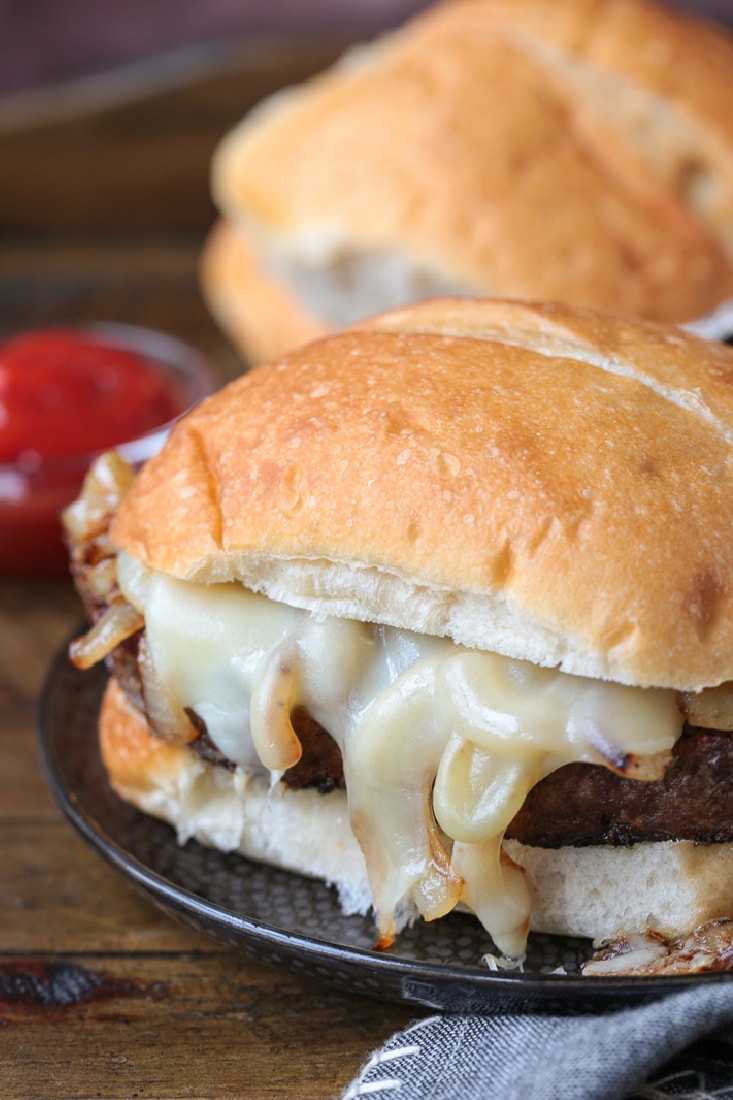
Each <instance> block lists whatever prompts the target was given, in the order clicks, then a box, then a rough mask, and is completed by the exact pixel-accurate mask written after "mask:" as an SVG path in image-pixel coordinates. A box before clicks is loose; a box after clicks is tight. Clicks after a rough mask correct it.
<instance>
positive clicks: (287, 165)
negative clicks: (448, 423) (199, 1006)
mask: <svg viewBox="0 0 733 1100" xmlns="http://www.w3.org/2000/svg"><path fill="white" fill-rule="evenodd" d="M731 119H733V42H732V41H731V39H730V37H729V36H728V35H726V33H725V32H723V31H722V30H721V31H718V32H715V31H713V30H712V29H710V28H709V27H708V26H707V25H706V24H704V23H701V22H700V21H696V20H694V19H691V18H690V17H687V16H684V15H681V14H676V13H670V12H668V11H666V10H664V9H663V8H660V7H658V6H656V5H654V4H651V3H647V2H646V0H604V2H601V0H576V2H574V3H572V4H567V3H559V4H558V3H548V2H547V0H518V2H516V3H515V2H513V0H512V2H510V0H459V2H456V0H453V2H451V3H447V4H439V5H437V6H436V7H435V8H434V9H431V10H430V11H428V12H427V13H425V14H423V15H422V16H420V17H418V18H417V19H415V20H414V21H413V22H412V23H411V24H409V25H408V26H407V27H406V28H405V29H404V30H403V31H402V32H399V33H398V34H396V35H393V36H390V37H389V38H386V39H384V40H382V42H381V43H378V44H376V45H375V46H373V47H371V48H370V49H368V50H365V51H363V52H362V54H361V55H360V57H359V58H358V59H357V60H355V61H352V62H351V63H342V64H341V65H339V66H337V67H335V68H333V69H331V70H329V71H328V72H327V73H325V74H323V75H322V76H320V77H319V78H317V79H316V80H314V81H312V82H311V83H310V84H308V85H306V86H305V87H303V88H301V89H298V90H295V91H292V92H288V93H285V94H281V95H280V96H279V97H278V98H276V99H275V100H273V101H272V102H271V103H270V104H269V105H266V106H265V107H264V108H262V109H260V110H259V111H257V112H255V113H254V114H253V115H252V116H250V118H249V119H247V120H245V121H244V123H243V124H241V126H240V127H238V128H237V129H235V130H234V131H232V133H231V134H230V135H228V137H227V138H225V140H224V142H223V143H222V145H221V147H220V149H219V151H218V153H217V155H216V157H215V160H214V165H213V185H214V193H215V196H216V198H217V201H218V203H219V206H220V209H221V210H222V211H224V212H225V214H226V216H227V217H228V218H229V219H230V220H232V221H234V222H236V223H238V224H240V225H241V226H244V227H247V226H249V227H252V228H254V227H256V228H257V229H258V231H259V232H261V233H262V234H263V236H264V237H265V239H269V240H270V241H271V242H275V243H277V245H278V247H281V248H282V249H283V250H284V252H285V254H287V252H288V250H295V251H298V250H304V251H305V252H311V253H313V254H318V255H319V256H320V257H321V261H320V262H323V263H324V264H327V263H329V262H334V263H336V262H337V261H338V258H339V255H340V254H342V253H343V252H350V253H356V254H362V255H365V256H370V255H371V256H378V255H382V254H390V255H391V254H400V255H404V256H408V257H411V258H412V259H413V260H415V261H416V262H419V263H420V264H422V265H424V267H425V268H426V270H428V271H431V272H433V273H435V274H436V275H441V276H443V277H445V278H449V279H452V280H454V281H455V282H457V283H460V284H461V285H465V286H467V287H469V288H471V289H472V290H473V292H475V293H482V294H483V293H486V294H499V295H501V296H518V297H528V298H537V299H541V298H547V299H552V300H565V301H571V302H574V303H577V304H580V305H586V306H591V307H595V308H606V309H615V310H619V311H622V312H629V313H634V314H637V315H640V316H648V317H651V318H656V319H659V320H677V321H682V320H689V319H692V318H695V317H700V316H703V315H704V314H706V313H708V312H709V311H710V310H711V309H712V308H713V306H714V305H715V304H716V303H718V302H720V301H721V300H723V299H724V298H726V297H727V296H729V295H730V294H731V293H733V273H732V269H731V262H732V261H731V257H733V124H732V123H731ZM726 247H727V248H729V250H730V253H729V255H728V256H726V254H725V249H726Z"/></svg>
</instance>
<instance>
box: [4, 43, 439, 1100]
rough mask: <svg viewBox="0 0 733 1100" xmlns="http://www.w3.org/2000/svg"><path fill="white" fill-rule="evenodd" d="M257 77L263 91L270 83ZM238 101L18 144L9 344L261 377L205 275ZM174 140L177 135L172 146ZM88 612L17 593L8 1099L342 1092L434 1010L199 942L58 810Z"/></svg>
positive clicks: (141, 115)
mask: <svg viewBox="0 0 733 1100" xmlns="http://www.w3.org/2000/svg"><path fill="white" fill-rule="evenodd" d="M304 63H305V62H304V58H303V57H302V56H299V57H296V58H294V59H293V62H292V66H291V67H288V66H287V65H283V66H281V68H280V69H279V70H277V71H276V70H275V69H274V68H273V69H272V70H271V71H269V73H268V78H267V80H268V81H269V82H270V83H271V84H272V83H277V82H278V81H283V82H286V81H287V80H288V79H290V78H291V77H295V76H297V75H298V73H300V72H301V71H302V68H303V65H304ZM240 75H241V81H242V84H243V86H246V87H251V82H252V80H253V79H254V77H253V72H252V70H251V69H249V68H247V69H246V71H245V72H243V73H241V74H240ZM197 88H198V90H197ZM237 89H238V82H237V80H236V79H234V73H233V72H229V73H228V75H226V79H224V80H223V81H222V83H221V84H220V86H219V91H218V92H217V93H216V95H214V94H213V92H212V85H211V83H210V82H209V80H208V78H207V80H204V81H203V82H202V83H201V84H200V86H197V85H196V83H195V82H194V83H192V84H189V85H186V86H185V87H181V88H180V90H179V93H175V94H174V93H173V92H171V93H170V94H168V95H166V96H165V97H162V98H161V99H160V100H159V101H158V103H157V106H155V108H154V109H153V110H152V113H151V108H150V101H149V100H139V101H138V102H137V105H135V103H133V102H132V101H130V102H128V103H127V104H126V105H125V106H124V109H123V110H122V109H121V113H120V114H115V113H114V112H112V113H111V114H110V113H109V112H108V111H107V110H106V108H105V110H104V111H103V112H100V113H99V114H97V115H95V114H94V112H92V113H91V114H87V115H85V116H84V117H79V118H78V119H77V120H76V121H75V122H70V123H69V129H65V128H64V127H61V126H59V127H58V128H57V126H56V123H53V124H52V123H50V122H49V123H48V124H47V125H40V124H39V125H34V126H28V127H26V128H25V129H24V130H22V131H21V130H20V129H18V130H16V131H15V132H14V133H13V135H12V136H8V135H7V134H4V135H3V134H0V158H2V163H3V166H4V169H5V168H8V171H7V172H6V171H4V172H3V173H2V174H0V177H2V178H0V211H2V213H0V232H2V247H1V248H0V337H1V336H3V335H6V334H8V333H10V332H13V331H17V330H20V329H23V328H28V327H35V326H40V325H48V324H66V323H70V324H73V323H76V322H80V321H86V320H112V321H122V322H127V323H132V324H141V325H147V326H150V327H152V328H157V329H162V330H164V331H167V332H170V333H171V334H172V335H174V336H177V337H179V338H182V339H184V340H187V341H189V342H190V343H192V344H193V345H194V346H196V347H197V348H199V350H201V351H202V352H204V353H205V354H207V355H208V356H209V357H210V358H211V359H212V361H213V363H214V365H215V367H216V369H217V370H218V372H219V375H220V377H221V380H222V381H224V380H226V379H228V378H231V377H234V376H235V375H236V374H238V373H240V372H241V371H242V369H244V364H243V363H242V362H241V361H240V360H239V359H238V357H237V356H236V354H235V353H234V352H233V350H232V349H231V348H230V347H229V345H228V344H227V342H226V340H225V339H224V338H223V337H222V335H221V333H220V332H219V331H218V330H217V328H216V326H215V325H214V324H213V322H212V321H211V319H210V318H209V316H208V314H207V312H206V310H205V307H204V305H203V303H202V301H201V297H200V294H199V290H198V281H197V265H198V256H199V250H200V244H201V241H202V240H203V236H204V234H205V232H206V229H207V228H208V208H207V206H206V201H204V200H205V196H206V188H207V169H208V166H207V163H206V159H207V155H208V149H209V147H210V144H211V142H212V141H213V140H214V136H215V133H216V131H217V129H218V128H219V127H220V126H221V124H222V121H223V119H224V117H225V116H226V115H227V114H228V115H229V116H230V117H232V118H234V117H236V116H237V115H238V113H239V112H240V111H241V110H242V109H243V103H242V95H241V94H240V93H239V91H238V90H237ZM212 97H213V98H212ZM217 97H219V98H217ZM103 115H104V117H102V116H103ZM163 129H165V130H167V131H168V132H169V134H170V142H166V143H161V144H160V146H159V147H157V146H156V142H157V141H158V137H159V135H160V132H161V130H163ZM195 130H198V137H197V136H196V134H195V133H194V134H193V136H192V137H191V134H192V132H193V131H195ZM204 134H205V135H206V136H205V138H204V137H202V135H204ZM64 135H66V137H64ZM156 135H157V136H156ZM72 137H73V140H72ZM66 138H68V139H69V147H68V148H69V150H70V154H69V155H70V156H71V160H70V161H68V162H64V158H63V157H60V152H59V151H60V150H61V148H62V146H63V144H64V141H65V140H66ZM49 141H50V142H51V145H50V147H49ZM118 142H122V144H123V145H124V147H125V155H124V156H122V155H121V154H120V153H119V145H118V144H117V143H118ZM49 148H50V149H51V152H52V155H51V156H50V159H47V154H48V153H49ZM115 148H117V150H118V152H117V153H115V152H114V150H115ZM146 150H147V152H146ZM148 154H149V155H148ZM59 158H60V159H59ZM141 166H142V167H141ZM123 170H124V172H125V173H126V174H128V178H132V177H134V179H133V183H132V184H131V190H129V191H127V192H125V189H124V188H121V189H120V190H119V194H116V193H115V191H114V189H113V188H112V187H111V186H110V180H111V179H112V177H113V176H114V175H115V174H116V173H119V172H122V171H123ZM128 170H129V172H128ZM55 173H60V177H59V178H55ZM64 173H66V176H65V178H64ZM179 175H180V192H179V195H178V197H177V198H176V199H175V200H171V201H170V202H168V201H166V199H165V197H166V195H167V194H168V193H169V192H170V189H171V187H172V186H173V183H174V182H175V181H177V180H178V179H179ZM75 176H76V178H77V180H78V186H75V185H74V177H75ZM57 184H58V186H57ZM196 195H198V196H199V197H198V198H196ZM202 196H204V198H202ZM125 203H127V208H125ZM80 617H81V608H80V603H79V601H78V599H77V597H76V595H75V593H74V591H73V589H72V586H71V583H70V581H69V580H68V579H66V578H60V579H58V580H54V581H51V580H38V581H22V582H21V581H19V580H17V579H14V578H0V742H1V743H2V748H3V756H2V759H3V762H2V766H0V1097H2V1098H3V1100H20V1098H23V1100H27V1098H38V1100H64V1098H71V1097H74V1098H86V1097H99V1096H103V1097H105V1098H109V1100H113V1098H117V1097H141V1098H143V1097H144V1098H145V1100H151V1098H152V1100H154V1098H156V1097H158V1098H167V1097H188V1098H200V1100H218V1098H221V1097H244V1096H246V1097H273V1098H275V1097H282V1098H287V1100H299V1098H301V1097H302V1098H309V1100H310V1098H313V1100H321V1098H323V1100H326V1098H331V1097H334V1096H336V1095H338V1093H339V1092H340V1090H341V1089H342V1088H343V1087H344V1086H345V1085H346V1084H347V1083H348V1081H349V1080H350V1079H351V1077H352V1076H353V1074H354V1073H355V1072H356V1071H357V1069H358V1067H359V1066H360V1064H361V1063H362V1062H363V1061H364V1060H365V1059H366V1057H367V1056H368V1055H369V1053H370V1052H371V1051H372V1050H373V1048H374V1047H375V1046H377V1045H378V1044H379V1043H380V1042H382V1041H383V1040H384V1039H385V1038H386V1037H387V1036H388V1035H390V1034H391V1033H392V1032H393V1031H395V1030H396V1029H398V1028H400V1027H403V1026H405V1025H406V1024H407V1023H408V1022H409V1021H410V1020H412V1019H413V1018H415V1017H416V1016H418V1015H419V1014H420V1013H419V1012H416V1011H415V1010H413V1009H410V1008H408V1007H405V1006H400V1005H385V1004H380V1003H378V1002H376V1001H370V1000H367V999H365V998H362V997H355V996H354V997H351V996H348V995H347V994H343V993H337V992H335V991H333V990H331V989H329V988H325V987H322V986H321V985H319V984H317V983H314V982H309V981H307V980H306V979H304V978H301V977H299V976H295V975H294V974H291V973H290V972H287V971H284V970H276V969H273V968H271V967H265V966H261V965H258V964H257V963H256V962H253V961H251V960H249V959H247V958H246V957H245V956H243V955H239V954H237V953H234V952H232V951H230V950H229V949H225V948H223V947H221V946H219V945H217V944H216V943H214V942H213V941H210V940H209V939H207V938H205V937H204V936H202V935H200V934H197V933H194V932H192V931H189V930H188V929H186V928H184V927H183V926H182V925H179V924H177V923H176V922H174V921H172V920H171V919H170V918H169V917H168V916H166V915H164V914H163V913H162V912H160V911H159V910H158V909H157V908H155V907H154V906H153V905H152V904H151V903H150V902H149V901H148V900H147V899H145V898H143V897H142V896H141V895H139V894H138V893H137V892H136V891H134V890H133V889H132V888H131V887H130V886H129V885H128V883H127V882H126V881H125V880H124V879H123V878H122V877H121V876H120V875H119V874H118V873H117V872H115V871H113V870H112V869H110V868H109V867H108V866H107V865H106V864H105V863H104V862H102V861H101V860H100V858H99V856H98V855H97V854H96V853H94V852H92V851H91V849H89V848H88V847H87V845H86V844H85V843H84V842H83V841H82V840H81V839H80V838H79V837H78V836H77V835H76V833H75V832H74V831H73V829H72V827H71V826H70V825H69V824H68V823H67V822H66V820H65V819H64V818H63V817H62V815H61V813H60V811H59V810H58V809H57V808H56V806H55V804H54V802H53V799H52V798H51V795H50V794H49V792H48V789H47V787H46V784H45V780H44V777H43V775H42V773H41V769H40V764H39V758H38V753H37V749H36V728H35V727H36V709H37V704H38V696H39V692H40V691H41V688H42V685H43V681H44V678H45V675H46V670H47V668H48V665H49V662H50V660H51V658H52V656H53V654H54V653H55V652H56V651H57V650H58V648H59V646H61V645H62V643H63V642H64V640H65V639H66V638H67V637H68V635H69V633H70V632H71V631H72V629H73V628H74V626H75V625H76V624H77V623H78V622H79V621H80Z"/></svg>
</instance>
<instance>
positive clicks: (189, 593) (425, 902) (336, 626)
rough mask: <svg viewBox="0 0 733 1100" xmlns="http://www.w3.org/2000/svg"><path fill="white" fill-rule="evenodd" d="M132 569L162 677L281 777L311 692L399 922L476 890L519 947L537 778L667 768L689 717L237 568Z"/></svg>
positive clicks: (240, 758) (500, 933) (240, 754)
mask: <svg viewBox="0 0 733 1100" xmlns="http://www.w3.org/2000/svg"><path fill="white" fill-rule="evenodd" d="M118 574H119V579H120V586H121V587H122V589H123V591H124V592H125V595H126V596H127V598H128V599H129V600H130V602H131V603H133V604H134V605H135V606H136V607H138V609H139V610H140V611H142V612H143V614H144V615H145V623H146V636H147V650H148V653H147V657H148V659H149V660H150V662H151V664H152V667H153V669H154V672H155V675H156V678H157V679H158V681H159V684H160V685H162V688H163V690H164V692H165V693H166V694H167V696H168V698H169V699H170V700H171V703H172V705H173V706H175V707H177V708H179V709H184V708H190V709H191V710H193V711H195V712H196V714H197V715H199V716H200V717H201V718H202V719H203V721H204V722H205V723H206V728H207V731H208V734H209V737H210V738H211V740H212V742H213V743H214V745H215V746H216V747H217V748H218V749H219V751H220V752H221V753H223V754H224V756H226V757H228V758H229V759H230V760H232V761H234V762H235V763H236V764H238V765H239V766H240V767H242V768H243V769H246V770H249V771H257V770H259V771H261V770H262V769H263V768H264V769H267V770H269V771H270V772H271V773H272V775H273V778H274V779H275V780H276V779H277V778H279V776H280V774H281V773H282V772H283V771H284V770H286V769H287V768H289V767H291V766H292V765H293V764H295V763H297V760H298V759H299V757H300V754H301V747H300V743H299V741H298V738H297V736H296V734H295V732H294V730H293V726H292V723H291V720H290V715H291V712H292V710H293V709H294V707H296V706H298V705H302V706H305V707H306V708H307V709H308V710H309V711H310V713H311V714H312V715H313V717H314V718H315V719H316V721H318V722H320V724H321V725H322V726H323V727H324V728H325V729H327V730H328V731H329V733H330V734H331V736H332V737H333V738H334V740H335V741H336V743H337V744H338V746H339V749H340V750H341V754H342V757H343V766H344V776H345V780H346V789H347V796H348V803H349V813H350V819H351V825H352V830H353V832H354V833H355V835H356V837H357V839H358V841H359V843H360V845H361V848H362V850H363V852H364V856H365V859H366V864H367V871H368V874H369V881H370V886H371V890H372V895H373V898H374V906H375V910H376V914H377V921H378V927H379V931H380V934H381V935H382V936H383V937H391V936H392V935H393V934H394V929H395V923H394V922H395V914H396V912H397V911H398V910H399V909H400V908H401V907H403V906H404V905H406V904H409V903H413V904H414V905H415V906H416V907H417V909H418V911H419V912H420V913H421V914H422V915H423V916H424V917H425V918H426V919H432V918H436V917H439V916H442V915H443V914H445V913H447V912H449V911H450V910H451V909H452V908H454V906H455V905H456V904H458V902H462V903H463V904H464V905H465V906H467V907H468V908H469V909H471V910H472V911H473V912H474V913H475V914H476V915H477V917H478V918H479V920H480V921H481V922H482V924H483V925H484V927H485V928H486V930H487V931H488V932H489V934H490V935H491V936H492V938H493V940H494V942H495V944H496V946H497V947H498V948H499V950H501V951H502V952H503V953H504V954H506V955H510V956H513V957H520V956H521V955H522V954H523V951H524V948H525V944H526V937H527V932H528V928H529V916H530V909H531V891H530V888H529V885H528V883H527V882H526V879H525V876H524V872H522V871H521V870H520V869H519V868H518V867H516V865H514V864H513V863H512V862H511V861H510V860H509V858H508V857H507V856H506V854H505V853H504V852H503V850H502V838H503V834H504V831H505V829H506V827H507V825H508V824H509V822H510V821H511V819H512V818H513V816H514V814H515V813H516V812H517V810H518V809H519V808H520V807H521V805H522V803H523V802H524V799H525V798H526V796H527V793H528V791H529V790H530V789H531V787H532V786H533V785H534V784H535V783H537V782H538V781H539V780H540V779H541V778H542V777H543V776H545V775H547V774H548V773H549V772H551V771H553V770H554V769H555V768H559V767H562V766H563V765H564V764H567V763H571V762H573V761H586V762H589V763H595V764H604V765H605V766H607V767H611V768H614V769H615V770H619V771H623V772H624V773H625V774H632V775H638V776H639V777H640V778H649V779H653V778H659V777H660V776H661V775H662V774H663V772H664V769H665V768H666V766H667V765H668V762H669V759H670V755H669V754H670V750H671V748H672V746H673V745H674V742H675V741H676V739H677V737H678V736H679V734H680V732H681V728H682V721H683V720H682V716H681V714H680V712H679V710H678V707H677V705H676V699H675V693H674V692H672V691H665V690H657V689H640V688H632V687H626V686H623V685H620V684H614V683H605V682H600V681H596V680H590V679H584V678H582V677H577V676H570V675H566V674H563V673H561V672H558V671H556V670H553V669H543V668H538V667H537V666H535V665H532V664H530V663H529V662H527V661H520V660H514V659H510V658H506V657H502V656H499V655H497V654H494V653H487V652H481V651H477V650H470V649H467V648H465V647H463V646H459V645H456V644H455V643H453V642H452V641H450V640H449V639H445V638H434V637H429V636H424V635H418V634H414V633H411V632H410V631H407V630H401V629H397V628H394V627H384V626H378V625H374V624H367V623H359V622H355V621H351V620H341V619H334V618H324V619H317V618H315V617H314V616H313V615H311V614H310V613H309V612H307V611H302V610H299V609H295V608H291V607H288V606H286V605H284V604H278V603H275V602H273V601H271V600H269V599H268V598H266V597H265V596H261V595H256V594H254V593H252V592H250V591H248V590H246V589H244V588H243V587H242V586H241V585H239V584H236V583H228V584H214V585H201V584H192V583H188V582H185V581H180V580H175V579H173V578H171V577H168V576H166V575H164V574H161V573H155V572H152V573H150V574H144V575H143V574H141V573H140V572H139V570H136V569H135V568H134V567H133V564H132V562H131V560H130V559H129V558H126V556H125V555H124V554H123V555H121V556H120V561H119V567H118ZM637 758H638V759H637Z"/></svg>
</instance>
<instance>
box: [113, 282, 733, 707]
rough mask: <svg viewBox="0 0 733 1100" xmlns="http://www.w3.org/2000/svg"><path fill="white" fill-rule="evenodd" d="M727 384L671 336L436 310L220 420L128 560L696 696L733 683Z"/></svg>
mask: <svg viewBox="0 0 733 1100" xmlns="http://www.w3.org/2000/svg"><path fill="white" fill-rule="evenodd" d="M732 381H733V352H731V351H730V350H729V349H726V348H724V347H721V346H719V345H717V344H714V343H711V342H708V341H703V340H700V339H697V338H695V337H692V336H688V335H686V334H684V333H683V332H681V331H680V330H677V329H666V328H663V327H661V326H657V325H653V324H641V323H639V324H635V323H633V322H631V321H628V320H624V319H621V318H616V317H612V316H603V315H598V314H592V313H586V312H583V311H579V310H572V309H570V308H568V307H562V306H552V305H522V304H519V303H510V302H500V301H479V300H476V301H470V300H466V299H454V300H445V301H439V302H433V303H424V304H423V305H419V306H414V307H410V308H406V309H404V310H401V311H397V312H395V313H393V314H388V315H386V316H384V317H381V318H377V319H375V320H373V321H370V322H365V323H364V324H363V325H362V326H360V327H356V328H354V329H351V330H349V331H346V332H344V333H341V334H338V335H334V336H332V337H329V338H328V339H326V340H323V341H319V342H316V343H314V344H312V345H310V346H309V347H307V348H305V349H301V350H300V351H297V352H294V353H292V354H291V355H289V356H287V357H285V358H284V359H282V360H281V361H279V362H276V363H274V364H271V365H268V366H265V367H261V368H258V369H256V370H254V371H252V372H250V373H249V374H248V375H245V376H243V377H242V378H240V379H238V380H237V381H236V382H234V383H233V384H232V385H231V386H229V387H228V388H227V389H225V390H224V391H221V392H219V393H218V394H216V395H214V396H213V397H211V398H209V399H208V400H207V401H205V402H204V403H203V404H202V405H201V406H200V407H199V408H198V410H196V411H195V412H193V413H192V414H191V415H189V416H188V417H187V418H185V419H184V420H183V421H182V422H181V423H180V424H179V425H178V427H177V428H176V429H175V430H174V432H173V433H172V436H171V438H170V440H169V442H168V444H167V446H166V447H165V448H164V450H163V452H162V453H161V455H159V456H158V457H157V458H155V459H153V460H152V461H151V462H150V463H149V464H148V465H147V466H146V467H145V469H144V470H143V471H142V474H141V475H140V477H139V478H138V480H137V482H136V484H135V485H134V487H133V489H132V490H131V492H130V493H129V495H128V496H127V497H126V498H125V500H124V501H123V503H122V506H121V508H120V510H119V512H118V514H117V517H116V519H115V521H114V523H113V527H112V535H113V538H114V539H115V541H116V542H117V543H118V544H119V545H120V546H123V547H127V548H128V549H129V550H130V551H131V553H132V554H133V555H135V556H137V557H139V558H141V559H143V560H144V561H146V562H148V563H149V564H150V565H151V566H152V567H154V568H156V569H160V570H163V571H165V572H168V573H172V574H174V575H176V576H179V577H184V578H189V579H200V580H207V581H214V580H227V579H231V578H238V579H240V580H242V581H243V583H245V584H246V585H248V586H250V587H252V588H255V589H259V590H262V591H265V592H266V593H267V594H269V595H270V596H272V597H273V598H276V599H283V600H285V601H286V602H291V603H295V604H297V605H299V606H306V607H312V608H314V609H315V610H318V611H321V612H332V613H334V614H338V615H343V616H349V617H354V618H364V619H374V620H376V621H384V622H392V623H394V624H395V625H398V626H403V627H413V628H416V629H420V630H425V631H427V632H432V633H438V634H447V635H448V636H451V637H454V638H455V639H456V640H458V641H461V642H464V643H466V644H470V645H476V646H479V647H481V648H486V649H494V650H497V651H499V652H504V653H509V654H511V655H514V656H518V657H526V658H528V659H530V660H534V661H537V662H539V663H549V664H559V665H561V667H563V668H565V669H566V670H568V671H572V672H578V673H581V674H584V675H591V676H605V677H608V678H612V679H619V680H623V681H625V682H630V683H639V684H657V685H659V686H672V687H678V688H686V687H687V688H692V689H695V688H698V687H701V686H703V685H704V684H712V683H717V682H720V681H724V680H730V679H733V540H732V539H731V538H730V535H729V531H730V516H731V515H733V476H732V473H733V469H732V463H733V388H731V382H732Z"/></svg>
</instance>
